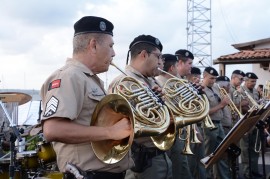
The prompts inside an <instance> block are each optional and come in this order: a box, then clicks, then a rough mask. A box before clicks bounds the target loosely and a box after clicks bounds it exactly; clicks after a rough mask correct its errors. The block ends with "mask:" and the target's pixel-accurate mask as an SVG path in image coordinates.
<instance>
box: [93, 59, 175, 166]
mask: <svg viewBox="0 0 270 179" xmlns="http://www.w3.org/2000/svg"><path fill="white" fill-rule="evenodd" d="M111 65H112V66H114V67H116V68H117V69H118V70H119V71H121V72H122V73H124V74H125V72H123V71H122V70H121V69H119V68H118V67H117V66H116V65H114V64H113V63H112V62H111ZM125 75H126V76H124V77H122V78H121V79H120V80H119V81H117V82H116V83H114V84H113V86H112V92H113V94H109V95H107V96H105V97H104V98H103V99H102V100H101V101H100V102H99V103H98V105H97V106H96V108H95V110H94V113H93V116H92V121H91V125H93V126H110V125H113V124H115V123H116V122H117V121H119V120H120V119H122V118H123V117H127V118H129V119H130V121H131V125H132V130H133V132H132V135H130V136H129V137H128V138H126V139H122V140H119V141H112V140H104V141H96V142H92V148H93V151H94V153H95V155H96V156H97V157H98V158H99V159H100V160H101V161H102V162H104V163H107V164H113V163H117V162H119V161H120V160H122V159H123V158H124V156H125V155H126V154H127V153H128V151H129V149H130V147H131V145H132V142H133V139H134V138H135V137H136V138H137V137H151V139H152V141H153V143H154V145H156V147H158V148H159V149H160V150H168V149H169V148H170V147H171V146H172V145H173V143H174V140H175V128H174V126H173V127H170V117H171V116H172V115H171V116H170V111H169V109H168V108H167V107H166V105H165V104H164V103H163V101H161V99H159V98H158V96H156V95H155V94H154V92H153V91H152V90H150V89H149V88H148V87H147V86H145V85H143V84H142V83H141V82H140V81H138V80H136V79H135V78H132V77H130V76H128V75H127V74H125ZM108 116H110V117H109V118H108Z"/></svg>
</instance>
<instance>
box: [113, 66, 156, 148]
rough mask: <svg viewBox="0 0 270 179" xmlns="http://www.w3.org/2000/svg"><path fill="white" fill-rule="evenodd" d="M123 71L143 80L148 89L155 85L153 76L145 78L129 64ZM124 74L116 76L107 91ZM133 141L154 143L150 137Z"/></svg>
mask: <svg viewBox="0 0 270 179" xmlns="http://www.w3.org/2000/svg"><path fill="white" fill-rule="evenodd" d="M125 73H126V74H127V75H128V76H130V77H133V78H135V79H137V80H138V81H141V82H143V83H144V84H145V85H147V86H148V87H149V88H150V89H152V87H153V86H154V85H156V83H155V81H154V78H149V77H148V78H147V77H145V76H143V75H142V74H141V73H140V72H138V71H137V70H135V69H134V68H132V67H131V66H130V65H127V66H126V68H125ZM124 76H125V75H120V76H118V77H116V78H115V79H114V80H113V81H112V83H111V84H110V86H109V92H112V88H113V86H114V84H115V83H116V82H117V81H119V80H120V79H121V78H123V77H124ZM134 141H135V142H137V143H138V144H142V145H144V146H146V147H155V145H154V143H153V142H152V140H151V138H150V137H138V138H136V139H134Z"/></svg>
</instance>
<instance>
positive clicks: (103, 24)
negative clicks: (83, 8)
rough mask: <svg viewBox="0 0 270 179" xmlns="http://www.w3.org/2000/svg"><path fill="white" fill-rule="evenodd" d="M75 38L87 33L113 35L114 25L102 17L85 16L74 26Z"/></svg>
mask: <svg viewBox="0 0 270 179" xmlns="http://www.w3.org/2000/svg"><path fill="white" fill-rule="evenodd" d="M74 30H75V32H74V36H76V35H79V34H86V33H103V34H110V35H113V32H112V31H113V24H112V23H111V22H110V21H108V20H107V19H104V18H102V17H95V16H85V17H82V18H81V19H80V20H78V21H77V22H76V23H75V24H74Z"/></svg>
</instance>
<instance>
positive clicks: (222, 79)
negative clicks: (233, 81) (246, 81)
mask: <svg viewBox="0 0 270 179" xmlns="http://www.w3.org/2000/svg"><path fill="white" fill-rule="evenodd" d="M216 81H228V82H230V79H229V78H228V77H227V76H219V77H217V79H216Z"/></svg>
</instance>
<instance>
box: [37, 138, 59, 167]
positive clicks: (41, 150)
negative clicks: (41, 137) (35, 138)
mask: <svg viewBox="0 0 270 179" xmlns="http://www.w3.org/2000/svg"><path fill="white" fill-rule="evenodd" d="M37 153H38V159H39V160H40V162H41V164H42V165H46V164H48V163H52V162H56V153H55V151H54V150H53V147H52V144H51V143H50V142H45V141H43V142H38V143H37Z"/></svg>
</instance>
